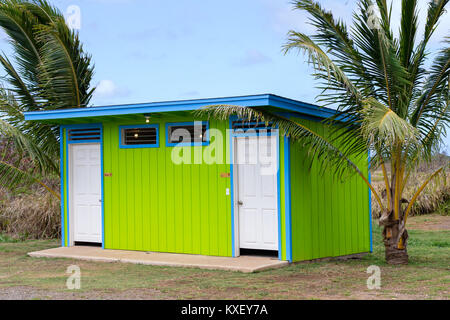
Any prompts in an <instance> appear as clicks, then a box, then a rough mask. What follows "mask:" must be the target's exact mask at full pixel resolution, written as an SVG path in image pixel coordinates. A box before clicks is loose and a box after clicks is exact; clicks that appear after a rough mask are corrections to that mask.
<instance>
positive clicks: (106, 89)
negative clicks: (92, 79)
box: [95, 80, 130, 99]
mask: <svg viewBox="0 0 450 320" xmlns="http://www.w3.org/2000/svg"><path fill="white" fill-rule="evenodd" d="M129 93H130V92H129V90H128V89H126V88H122V87H119V86H117V85H116V84H115V83H114V81H112V80H101V81H100V82H99V83H98V84H97V87H96V89H95V96H96V98H102V99H103V98H116V97H123V96H127V95H129Z"/></svg>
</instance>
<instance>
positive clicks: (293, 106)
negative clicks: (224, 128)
mask: <svg viewBox="0 0 450 320" xmlns="http://www.w3.org/2000/svg"><path fill="white" fill-rule="evenodd" d="M218 104H229V105H238V106H243V107H262V106H271V107H275V108H279V109H283V110H285V111H288V112H294V113H300V114H303V115H308V116H312V117H318V118H329V117H331V116H333V115H335V114H336V111H335V110H333V109H329V108H320V107H318V106H316V105H313V104H309V103H305V102H301V101H297V100H292V99H288V98H283V97H280V96H277V95H273V94H260V95H251V96H239V97H226V98H212V99H196V100H179V101H164V102H150V103H140V104H124V105H113V106H103V107H89V108H76V109H57V110H46V111H33V112H25V120H28V121H39V120H41V121H42V120H50V121H51V120H62V119H81V118H90V117H105V116H118V115H130V114H146V113H159V112H174V111H192V110H197V109H200V108H202V107H205V106H209V105H218Z"/></svg>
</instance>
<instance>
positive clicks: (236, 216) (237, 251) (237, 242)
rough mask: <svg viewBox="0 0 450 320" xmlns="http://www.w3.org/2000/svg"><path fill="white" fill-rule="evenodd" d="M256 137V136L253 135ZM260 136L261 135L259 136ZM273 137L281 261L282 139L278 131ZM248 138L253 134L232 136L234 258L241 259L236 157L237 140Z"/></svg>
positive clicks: (272, 132)
mask: <svg viewBox="0 0 450 320" xmlns="http://www.w3.org/2000/svg"><path fill="white" fill-rule="evenodd" d="M253 135H254V134H253ZM258 135H259V134H258ZM270 135H271V136H275V137H276V139H275V140H276V143H277V145H276V150H277V165H278V170H277V206H278V212H277V215H278V258H279V259H280V260H281V219H280V218H281V208H280V205H281V203H280V137H279V130H278V129H276V130H275V129H272V130H271V133H270ZM247 136H252V134H250V135H247V134H245V133H244V134H232V135H231V150H232V164H231V166H232V172H233V183H232V186H231V188H232V192H233V203H232V206H233V220H234V225H233V226H232V228H233V234H234V243H232V246H233V248H234V256H235V257H239V256H240V255H241V252H240V251H241V250H240V239H239V205H238V201H239V174H238V165H237V164H236V157H237V143H236V140H237V139H239V138H245V137H247Z"/></svg>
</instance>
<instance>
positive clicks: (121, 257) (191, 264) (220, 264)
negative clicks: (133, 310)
mask: <svg viewBox="0 0 450 320" xmlns="http://www.w3.org/2000/svg"><path fill="white" fill-rule="evenodd" d="M28 255H29V256H30V257H34V258H67V259H77V260H88V261H98V262H123V263H134V264H145V265H154V266H169V267H184V268H201V269H216V270H230V271H240V272H245V273H251V272H257V271H262V270H267V269H273V268H279V267H283V266H286V265H288V264H289V262H287V261H280V260H278V259H277V258H271V257H259V256H241V257H238V258H229V257H211V256H201V255H190V254H176V253H161V252H141V251H125V250H105V249H102V248H98V247H84V246H83V247H82V246H75V247H62V248H54V249H48V250H43V251H37V252H30V253H28Z"/></svg>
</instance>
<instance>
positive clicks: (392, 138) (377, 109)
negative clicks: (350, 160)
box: [362, 98, 417, 147]
mask: <svg viewBox="0 0 450 320" xmlns="http://www.w3.org/2000/svg"><path fill="white" fill-rule="evenodd" d="M364 104H365V107H364V111H363V113H364V120H363V123H362V133H363V136H364V138H365V139H367V140H368V141H369V144H370V145H372V146H374V145H376V146H378V147H382V146H392V145H398V144H399V143H402V144H414V143H417V131H416V128H414V127H413V126H412V125H411V124H409V123H408V122H407V121H406V120H404V119H402V118H401V117H399V116H398V115H397V114H396V113H395V111H393V110H392V109H391V108H389V107H387V106H385V105H384V104H382V103H380V102H378V101H376V100H375V99H373V98H372V99H367V100H366V101H365V103H364Z"/></svg>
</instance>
